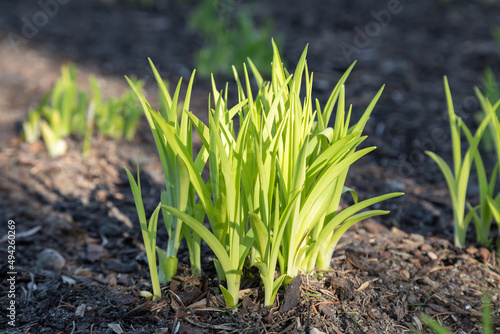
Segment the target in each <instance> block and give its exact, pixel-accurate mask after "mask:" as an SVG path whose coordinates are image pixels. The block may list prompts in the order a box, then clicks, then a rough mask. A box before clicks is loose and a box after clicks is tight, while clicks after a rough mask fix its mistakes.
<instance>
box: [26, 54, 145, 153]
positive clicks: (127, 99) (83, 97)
mask: <svg viewBox="0 0 500 334" xmlns="http://www.w3.org/2000/svg"><path fill="white" fill-rule="evenodd" d="M134 83H135V85H136V86H137V87H142V86H143V83H142V81H138V80H134ZM89 85H90V94H87V93H86V92H85V91H83V90H81V89H79V88H78V86H77V72H76V68H75V66H74V65H73V64H70V65H66V66H63V67H62V69H61V77H60V78H59V80H58V81H57V82H56V84H55V85H54V88H53V89H52V90H51V91H50V92H48V93H47V94H46V95H45V97H44V98H43V99H42V101H41V102H40V104H39V105H38V107H37V108H36V109H33V110H31V111H30V112H29V113H28V120H27V121H25V122H24V123H23V128H22V137H23V139H24V140H25V141H27V142H29V143H33V142H36V141H38V140H39V139H40V138H43V141H44V143H45V146H46V147H47V151H48V153H49V155H50V156H60V155H63V154H65V153H66V151H67V142H66V138H67V137H69V136H71V135H77V136H80V137H83V138H84V142H83V154H84V155H88V153H89V150H90V144H91V138H92V133H93V131H94V128H96V129H97V131H98V133H100V134H102V135H105V136H107V137H111V138H115V139H121V138H125V139H126V140H132V139H133V138H134V136H135V132H136V129H137V125H138V122H139V118H140V116H141V115H142V108H141V106H140V105H139V104H138V103H137V99H136V97H135V94H134V93H133V92H132V90H128V91H127V92H125V93H124V94H123V95H122V96H120V97H118V98H110V99H108V100H104V99H103V96H102V92H101V89H100V87H99V83H98V80H97V78H96V77H94V76H90V77H89Z"/></svg>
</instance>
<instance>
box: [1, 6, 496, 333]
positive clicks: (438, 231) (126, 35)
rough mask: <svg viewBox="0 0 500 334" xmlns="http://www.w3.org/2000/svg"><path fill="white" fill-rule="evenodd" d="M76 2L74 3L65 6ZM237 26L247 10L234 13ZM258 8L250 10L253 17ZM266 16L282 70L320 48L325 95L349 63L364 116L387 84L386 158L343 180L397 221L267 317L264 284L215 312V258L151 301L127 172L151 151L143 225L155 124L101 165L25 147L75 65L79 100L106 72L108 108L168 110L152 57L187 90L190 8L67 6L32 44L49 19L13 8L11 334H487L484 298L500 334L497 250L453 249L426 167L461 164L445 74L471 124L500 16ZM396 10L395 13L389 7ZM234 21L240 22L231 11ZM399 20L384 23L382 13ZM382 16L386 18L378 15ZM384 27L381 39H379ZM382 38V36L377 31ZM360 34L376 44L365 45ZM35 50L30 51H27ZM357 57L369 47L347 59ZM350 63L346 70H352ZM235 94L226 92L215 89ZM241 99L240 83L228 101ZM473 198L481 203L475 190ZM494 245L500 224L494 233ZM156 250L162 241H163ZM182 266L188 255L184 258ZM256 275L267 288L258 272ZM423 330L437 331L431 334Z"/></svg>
mask: <svg viewBox="0 0 500 334" xmlns="http://www.w3.org/2000/svg"><path fill="white" fill-rule="evenodd" d="M60 2H64V1H60ZM222 2H223V3H224V4H229V5H230V6H227V7H224V8H226V9H228V10H226V11H224V13H223V15H233V14H234V10H237V8H238V6H240V5H241V1H231V2H228V1H225V0H224V1H222ZM245 3H246V2H245ZM248 3H252V4H254V5H255V9H256V10H258V11H259V13H260V15H265V14H268V15H271V16H272V17H273V18H274V20H275V28H276V31H277V32H278V33H279V34H281V35H282V37H283V40H284V45H283V48H282V53H283V54H282V55H283V57H284V58H285V59H286V61H287V63H288V64H294V63H295V61H296V60H297V59H298V57H299V56H300V53H301V52H302V50H303V48H304V46H305V44H306V43H309V54H308V55H309V56H308V64H309V69H310V70H312V71H313V72H314V78H315V83H316V91H315V95H316V97H318V98H319V99H320V101H323V102H324V101H325V99H326V98H327V96H328V94H329V90H331V89H332V88H333V86H334V84H335V83H336V82H337V80H338V79H339V78H340V76H341V75H342V73H343V72H344V71H345V69H346V68H347V67H348V66H349V65H350V63H351V62H352V61H353V60H355V59H358V63H357V65H356V67H355V69H354V71H353V73H352V74H351V77H350V78H349V80H348V82H347V85H346V88H347V98H348V102H349V103H352V104H353V108H354V113H355V115H359V114H360V112H361V111H362V108H364V107H365V106H366V105H367V104H368V103H369V101H370V100H371V98H372V97H373V95H374V94H375V93H376V91H377V90H378V89H379V88H380V86H381V85H383V84H386V88H385V91H384V94H383V97H382V99H381V100H380V101H379V103H378V105H377V107H376V109H375V111H374V113H373V117H372V119H371V120H370V122H369V123H368V125H367V129H366V133H367V134H368V136H369V138H368V140H367V141H368V145H376V146H377V147H378V149H377V150H376V151H374V152H373V153H371V154H370V156H368V157H365V158H363V159H362V161H360V162H359V163H358V164H357V165H355V166H354V167H353V168H352V170H351V173H350V177H349V180H348V183H349V186H351V187H353V188H355V189H356V190H357V191H358V192H359V193H360V194H361V196H363V197H368V196H374V195H378V194H382V193H386V192H390V191H404V192H405V193H406V195H405V196H404V197H401V198H398V199H395V200H391V201H388V202H387V203H383V204H382V205H381V207H383V208H386V209H389V210H391V214H390V215H387V216H384V217H382V218H379V219H377V220H368V221H365V222H362V223H359V224H358V225H356V226H355V227H354V228H352V230H351V231H349V232H348V233H347V234H346V235H345V236H344V237H343V239H342V240H341V242H340V244H339V246H338V248H337V251H336V252H335V254H334V259H333V260H332V270H331V271H329V272H327V273H324V275H323V276H314V275H309V276H302V277H299V278H298V279H297V281H296V282H294V283H292V284H290V285H289V286H288V288H287V290H286V291H280V293H279V295H278V298H277V302H276V304H275V305H274V306H273V307H272V308H271V309H266V308H263V307H262V303H261V302H262V289H261V288H260V287H259V285H258V284H259V283H258V281H256V280H255V279H250V278H249V279H247V280H245V281H244V282H243V284H242V289H243V290H242V296H245V297H244V298H243V299H242V301H241V305H240V306H239V307H238V308H237V309H235V310H224V309H222V308H220V306H221V303H220V295H219V292H218V290H217V286H218V284H217V282H216V279H215V277H216V276H215V273H214V270H213V267H212V264H211V255H210V252H209V251H208V250H207V251H206V252H204V254H206V255H205V257H204V258H203V259H202V261H203V270H204V271H205V276H204V278H203V279H202V280H197V279H194V278H192V277H190V276H189V271H188V270H187V269H185V268H182V269H180V275H179V276H178V277H176V279H175V280H174V282H172V283H171V284H169V285H167V286H165V287H164V290H163V291H164V298H162V299H160V300H158V301H155V302H152V301H151V300H148V299H145V298H143V297H141V296H140V295H139V292H140V291H141V290H150V284H149V274H148V268H147V265H146V262H145V252H144V248H143V246H142V237H141V234H140V229H139V224H138V222H137V214H136V211H135V206H134V203H133V198H132V195H131V191H130V188H129V185H128V181H127V178H126V174H125V172H124V170H123V168H122V166H124V165H125V166H127V167H129V168H135V162H136V159H137V152H138V150H139V149H140V152H141V153H140V162H141V182H142V184H143V196H144V199H145V206H146V210H147V211H148V212H152V210H153V208H154V207H155V206H156V204H157V202H158V200H159V194H160V192H161V190H162V184H163V181H162V171H161V165H160V163H159V160H158V158H157V157H156V152H155V151H156V149H155V147H154V143H153V140H152V138H151V135H150V131H149V129H148V127H147V124H145V122H143V123H141V125H140V129H139V131H138V136H137V137H136V139H135V140H134V142H132V143H128V142H124V141H112V140H109V139H106V138H101V137H99V138H97V137H96V138H95V139H94V141H93V149H92V151H91V154H90V157H88V158H84V157H82V155H81V149H82V147H81V140H79V138H73V139H72V140H71V141H70V150H69V153H68V154H67V155H65V156H64V157H62V158H57V159H55V158H50V157H48V155H47V152H46V151H45V148H44V146H43V145H42V143H35V144H32V145H28V144H25V143H20V141H19V140H18V137H19V127H20V124H21V122H22V121H23V120H24V119H25V118H26V115H27V113H28V110H29V108H32V107H35V106H36V105H37V103H38V102H39V101H40V99H41V98H42V96H43V95H44V94H45V93H46V92H47V91H48V90H49V89H50V88H51V87H52V85H53V84H54V82H55V81H56V80H57V78H58V76H59V71H60V66H61V65H62V64H63V63H65V62H66V61H68V60H71V61H74V62H76V64H77V67H78V69H79V72H80V73H81V78H80V79H81V84H82V87H83V86H86V76H87V75H88V74H91V73H92V74H95V75H97V76H98V77H99V79H100V80H101V82H102V83H105V94H106V95H108V96H116V95H119V94H121V93H122V92H123V91H124V90H125V89H126V88H127V86H126V83H125V81H124V79H123V75H125V74H126V75H131V74H135V75H136V76H137V77H139V78H142V79H144V80H145V81H146V90H147V92H148V96H149V97H150V98H151V99H153V100H154V99H155V95H156V92H155V88H154V82H153V81H154V80H153V78H152V77H151V74H150V72H149V71H148V70H147V67H148V64H147V60H146V57H148V56H149V57H151V58H152V59H153V60H154V61H155V63H157V64H158V67H159V69H160V72H161V74H162V75H163V76H164V77H166V78H168V79H169V80H171V81H177V80H178V78H179V77H180V76H183V77H187V76H188V75H189V74H190V71H191V69H192V68H193V66H194V65H193V55H194V52H195V51H196V49H197V48H199V47H200V46H201V45H202V40H201V39H200V37H199V36H198V35H196V34H195V33H194V32H192V31H190V30H189V29H188V28H186V19H187V15H189V12H190V10H191V9H192V8H193V7H194V5H195V2H193V1H169V2H164V6H159V7H158V8H157V9H141V8H139V7H137V6H136V5H132V4H121V5H114V6H112V7H109V6H107V5H105V4H103V3H102V1H99V0H93V1H68V2H67V4H64V5H60V6H59V8H58V13H57V14H55V15H54V17H50V19H49V21H48V22H47V24H46V25H44V26H43V27H40V28H39V29H38V32H37V33H36V34H33V36H31V37H26V36H25V37H26V38H25V39H23V40H20V39H17V41H21V42H20V43H19V44H15V45H14V44H12V41H13V39H12V38H13V36H14V35H12V34H16V35H17V36H18V37H22V36H23V24H24V23H23V17H24V18H26V19H28V20H32V18H33V17H34V16H36V15H37V13H38V12H40V11H41V7H40V5H39V4H38V3H37V2H35V1H33V2H29V3H26V2H21V1H7V0H0V167H1V171H2V173H1V174H0V221H1V224H0V231H1V234H0V246H1V247H0V278H1V283H0V287H1V290H0V307H1V308H2V312H3V313H2V314H7V313H6V312H5V313H4V310H7V307H8V306H9V302H10V301H11V300H12V299H11V298H9V297H8V291H9V287H10V284H9V282H8V281H7V278H8V277H9V276H10V275H8V274H7V273H8V272H9V268H8V266H7V259H8V252H7V243H6V242H5V241H6V240H4V239H5V238H4V239H2V238H1V237H2V236H4V235H6V233H7V232H6V231H7V225H8V221H9V220H13V221H15V226H16V235H17V237H16V249H15V269H16V272H17V275H15V289H16V298H15V301H16V319H15V325H16V326H15V327H12V326H10V325H8V323H7V320H8V319H7V318H5V317H3V316H2V318H0V333H2V330H3V329H5V330H6V331H7V333H51V334H52V333H121V332H123V333H219V332H220V333H235V332H240V333H320V332H319V331H321V332H324V333H335V334H338V333H404V332H409V331H410V330H411V329H415V328H417V329H418V328H422V325H421V323H420V321H419V320H418V315H419V314H421V313H425V314H427V315H429V316H433V317H435V318H436V319H439V320H440V321H442V322H443V323H444V324H445V325H446V326H448V327H449V328H450V329H451V330H452V331H453V332H455V333H481V330H480V328H481V325H480V324H481V299H482V296H483V295H484V294H486V293H490V294H491V300H492V308H493V322H494V327H495V328H496V329H495V333H500V313H499V312H500V290H499V284H500V275H499V264H498V258H497V254H496V252H495V251H494V249H493V248H492V249H486V248H481V247H480V246H478V245H475V244H474V231H473V228H472V227H471V230H470V234H469V235H470V238H469V239H468V241H469V245H470V246H468V247H467V248H466V249H457V248H455V247H454V246H453V243H452V236H453V227H452V224H451V219H452V217H451V204H450V200H449V198H448V191H447V188H446V184H445V182H444V179H443V177H442V175H441V173H440V171H439V169H438V168H437V166H436V165H435V164H434V163H433V162H432V161H431V160H430V159H428V158H427V157H426V156H425V154H424V153H423V152H424V151H425V150H431V151H434V152H436V153H438V154H440V155H442V156H444V157H447V160H448V161H449V160H450V159H449V158H450V157H451V147H450V142H449V130H448V123H447V122H448V121H447V118H446V105H445V98H444V92H443V88H442V86H443V85H442V77H443V75H448V79H449V81H450V85H451V89H452V93H453V96H454V101H455V106H456V111H457V113H458V114H459V115H460V116H462V117H463V118H464V120H465V121H466V123H467V124H468V125H469V126H471V127H475V125H474V121H473V114H474V113H475V112H476V111H477V110H478V108H479V107H478V103H477V100H476V99H475V98H474V95H473V87H474V86H475V85H476V86H479V87H481V85H482V82H481V80H480V76H481V73H482V71H483V69H484V68H485V67H487V66H491V67H492V68H493V70H494V71H495V72H496V73H497V74H498V75H500V54H499V50H498V48H499V46H498V45H497V44H496V43H495V41H494V40H493V38H492V36H491V30H492V28H493V27H494V26H495V25H498V26H500V7H499V4H498V3H496V2H494V3H493V4H485V3H482V2H480V1H450V2H446V1H430V0H429V1H418V2H417V1H393V0H391V1H372V2H370V3H369V4H367V3H366V2H364V1H358V0H357V1H319V0H314V1H309V2H306V1H281V0H280V1H275V2H272V3H271V2H269V3H268V2H265V1H251V2H250V1H248ZM395 3H397V4H399V6H397V7H394V8H393V7H391V6H393V5H394V4H395ZM231 8H234V10H233V9H231ZM391 8H392V10H393V14H391V16H390V22H388V23H387V24H385V23H384V24H383V26H382V25H380V24H379V25H378V26H377V25H376V22H377V21H376V16H377V15H378V14H380V13H381V11H384V10H385V11H388V10H389V9H391ZM374 13H375V14H374ZM377 27H378V29H377ZM369 29H375V30H372V31H371V32H370V30H369ZM359 31H368V32H370V34H371V35H372V37H370V36H368V35H367V38H366V39H364V40H363V37H360V36H361V33H359ZM23 38H24V37H23ZM352 47H356V48H357V49H356V50H354V51H352V50H353V49H348V48H352ZM343 50H344V51H346V50H347V52H348V51H349V50H351V51H352V53H351V54H350V57H346V56H345V52H343ZM216 79H217V80H218V82H220V84H219V85H222V83H223V82H225V81H226V80H230V79H228V78H221V77H218V78H216ZM209 87H210V86H209V82H208V81H206V80H202V79H199V80H197V81H196V85H195V90H194V98H193V102H192V107H193V109H194V111H195V112H196V113H198V114H199V115H204V114H205V109H206V105H207V102H206V101H207V93H208V91H209ZM233 87H234V86H233ZM470 199H471V201H472V202H474V201H476V200H477V190H476V189H472V188H471V198H470ZM492 235H493V236H494V237H496V238H497V240H498V231H497V229H496V227H495V228H494V231H493V233H492ZM159 240H160V242H166V232H165V231H164V229H161V228H160V235H159ZM47 248H51V249H54V250H56V251H57V252H59V253H60V254H61V255H62V256H63V257H64V258H65V260H66V265H65V266H64V267H63V268H62V269H61V270H53V271H48V270H42V269H40V268H39V266H38V265H37V257H38V255H39V254H40V253H41V251H42V250H44V249H47ZM179 257H180V262H181V265H185V264H186V263H187V260H188V257H187V251H186V250H185V249H184V248H183V249H182V250H181V252H180V255H179ZM254 274H256V273H254ZM424 331H426V333H430V331H429V330H426V329H425V328H424Z"/></svg>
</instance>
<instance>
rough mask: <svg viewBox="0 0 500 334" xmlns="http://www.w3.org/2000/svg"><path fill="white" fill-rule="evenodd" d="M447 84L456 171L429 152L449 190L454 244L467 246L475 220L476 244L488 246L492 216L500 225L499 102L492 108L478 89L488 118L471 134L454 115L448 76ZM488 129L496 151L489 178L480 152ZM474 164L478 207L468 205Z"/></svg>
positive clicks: (477, 92)
mask: <svg viewBox="0 0 500 334" xmlns="http://www.w3.org/2000/svg"><path fill="white" fill-rule="evenodd" d="M444 83H445V91H446V99H447V103H448V114H449V118H450V129H451V138H452V147H453V168H454V169H453V171H452V170H451V169H450V168H449V167H448V165H447V164H446V162H445V161H444V160H443V159H442V158H441V157H439V156H437V155H436V154H435V153H432V152H426V153H427V154H428V155H429V156H430V157H431V158H432V159H433V160H434V161H435V162H436V163H437V164H438V165H439V167H440V169H441V171H442V173H443V175H444V176H445V179H446V182H447V184H448V188H449V190H450V196H451V200H452V206H453V219H454V227H455V245H456V246H457V247H463V246H464V245H465V238H466V234H467V228H468V226H469V224H470V222H471V221H474V226H475V230H476V238H477V241H478V242H479V243H480V244H482V245H485V246H487V245H489V244H490V242H491V239H490V238H489V233H490V229H491V224H492V221H493V217H495V218H496V217H497V215H498V218H496V220H497V222H500V209H499V208H500V195H496V196H495V186H496V182H497V173H498V171H499V165H500V154H499V152H500V147H499V143H500V122H499V119H498V115H497V112H498V109H499V107H500V100H499V101H498V102H497V103H495V104H494V105H492V104H491V102H490V101H489V99H488V98H487V97H485V96H483V94H482V93H481V92H480V91H479V89H477V88H476V94H477V96H478V98H479V101H480V103H481V106H482V108H483V111H484V114H485V117H484V118H483V120H482V121H481V124H480V125H479V128H478V130H477V132H476V134H475V135H472V133H471V132H470V130H469V129H468V127H467V126H466V125H465V124H464V123H463V121H462V120H461V119H460V117H458V116H457V115H456V114H455V111H454V108H453V101H452V98H451V93H450V88H449V86H448V80H447V79H446V77H445V78H444ZM486 129H489V130H490V133H491V135H492V136H491V137H490V139H492V141H493V143H494V144H495V149H496V151H497V163H496V164H495V167H494V168H493V172H492V173H491V174H490V177H489V178H488V173H487V172H486V169H485V166H484V163H483V159H482V158H481V153H480V151H479V143H480V142H481V139H482V138H483V134H484V133H485V131H486ZM462 133H463V134H464V135H465V137H466V139H467V142H468V144H469V147H468V149H467V151H466V153H465V155H464V157H463V159H462V144H461V135H462ZM473 163H474V165H475V167H476V171H477V176H478V183H479V204H478V205H477V206H472V205H471V204H469V203H466V197H467V187H468V183H469V178H470V172H471V169H472V164H473ZM466 206H467V207H468V211H467V213H466V210H465V209H466ZM499 226H500V225H499Z"/></svg>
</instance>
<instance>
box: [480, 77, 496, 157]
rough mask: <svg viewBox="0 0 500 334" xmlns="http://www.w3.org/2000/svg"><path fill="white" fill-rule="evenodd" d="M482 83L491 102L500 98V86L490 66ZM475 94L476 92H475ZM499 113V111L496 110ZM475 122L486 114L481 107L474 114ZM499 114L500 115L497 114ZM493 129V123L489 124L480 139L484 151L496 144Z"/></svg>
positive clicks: (490, 150) (493, 147)
mask: <svg viewBox="0 0 500 334" xmlns="http://www.w3.org/2000/svg"><path fill="white" fill-rule="evenodd" d="M483 83H484V96H485V98H487V99H488V100H489V101H491V102H496V101H499V100H500V88H499V87H498V82H497V80H496V78H495V74H494V73H493V71H492V70H491V68H487V69H486V70H485V71H484V74H483ZM476 95H477V94H476ZM498 113H500V111H499V112H498ZM474 116H475V119H476V122H477V123H478V124H479V123H481V122H482V120H483V119H484V118H485V117H486V116H488V114H487V113H486V110H485V109H484V108H483V111H482V112H478V113H477V114H475V115H474ZM497 116H500V115H497ZM495 140H496V136H495V129H493V125H492V124H490V125H489V126H488V127H487V129H486V130H485V132H484V135H483V139H482V140H481V146H482V147H483V149H484V150H485V151H486V152H488V153H489V152H493V150H494V149H495V147H496V146H497V144H496V143H495Z"/></svg>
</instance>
